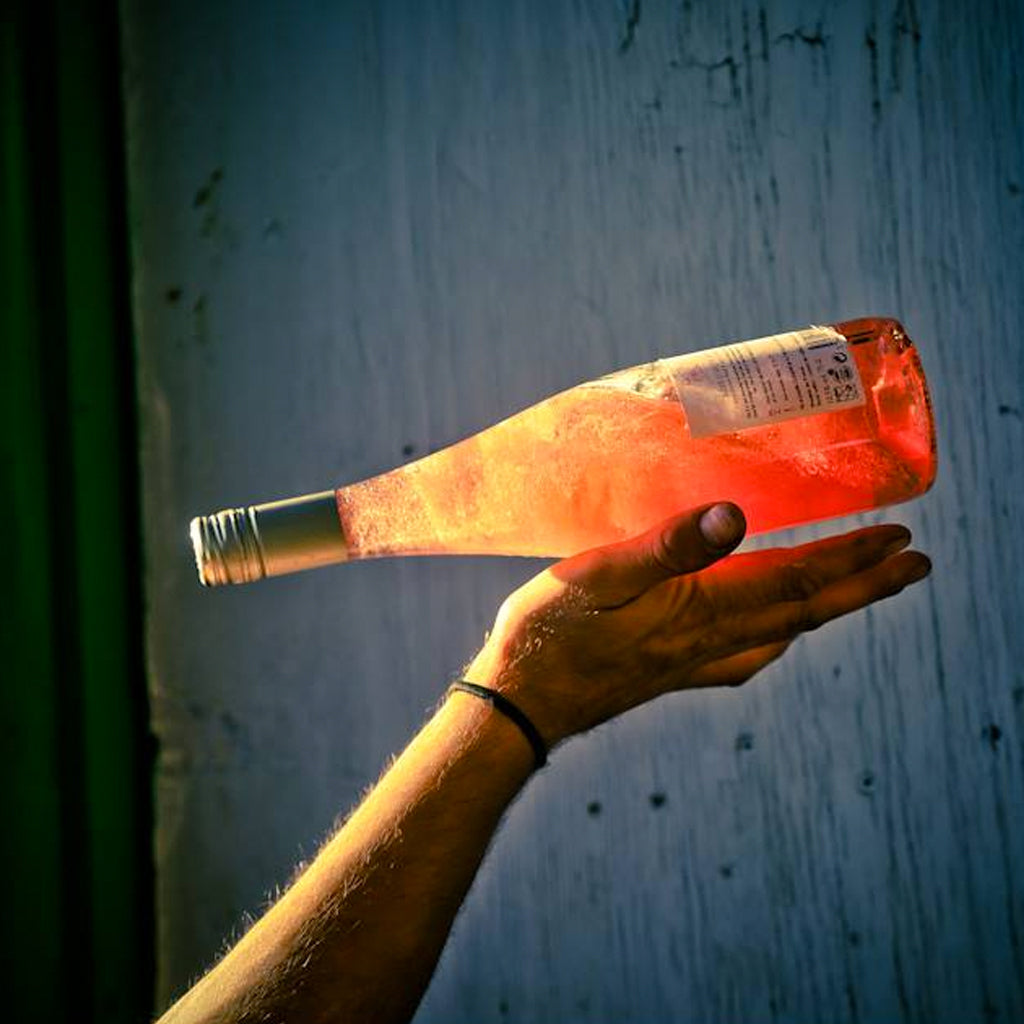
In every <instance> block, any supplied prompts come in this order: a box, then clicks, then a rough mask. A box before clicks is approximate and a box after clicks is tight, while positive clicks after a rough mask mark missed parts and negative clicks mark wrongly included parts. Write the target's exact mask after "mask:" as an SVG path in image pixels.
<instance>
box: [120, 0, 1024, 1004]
mask: <svg viewBox="0 0 1024 1024" xmlns="http://www.w3.org/2000/svg"><path fill="white" fill-rule="evenodd" d="M161 7H162V8H163V10H158V9H157V8H161ZM123 17H124V28H125V52H126V62H127V71H126V87H127V121H128V133H129V171H130V182H131V193H132V194H131V203H132V225H133V227H132V235H133V239H132V240H133V247H134V262H135V310H136V322H137V330H138V345H139V356H140V380H139V388H140V401H141V408H142V415H143V427H144V439H143V450H142V461H143V469H144V490H145V493H144V509H145V531H146V537H147V545H146V550H147V565H148V579H147V593H148V602H149V627H148V636H147V643H148V650H149V664H150V685H151V695H152V702H153V715H154V729H155V731H156V733H157V735H158V737H159V741H160V750H161V753H160V762H159V773H158V779H157V787H158V804H159V822H158V830H157V836H156V851H157V858H158V875H159V879H158V881H159V892H158V898H159V944H160V959H159V964H160V992H159V998H160V1000H161V1002H164V1001H166V1000H167V999H168V998H169V997H170V996H171V994H172V993H174V992H175V991H178V990H180V989H181V987H182V986H183V985H184V984H185V983H186V982H187V980H188V979H189V978H190V977H192V976H194V974H195V973H196V972H198V971H199V970H200V969H201V968H202V967H203V966H204V965H205V964H206V963H208V962H209V960H210V959H211V958H212V957H213V956H214V955H215V953H216V952H217V950H218V949H219V948H220V946H221V944H222V942H223V940H224V938H225V937H226V936H228V935H229V934H230V933H231V931H232V929H233V928H234V927H236V926H238V925H239V923H240V921H241V920H242V915H243V914H244V913H256V912H258V911H259V909H260V907H261V905H262V902H263V900H264V898H265V897H266V895H267V894H268V893H270V892H271V891H272V890H273V888H274V886H275V885H277V884H279V883H282V882H284V881H285V880H286V879H287V877H288V876H289V873H290V870H291V868H292V866H293V865H294V863H295V862H296V861H297V860H298V859H300V858H301V857H303V856H308V855H310V854H311V853H312V852H313V851H314V850H315V848H316V845H317V843H318V841H319V840H320V838H322V836H323V835H324V833H325V832H326V831H327V830H328V829H329V828H330V826H331V823H332V821H333V820H334V818H335V816H336V815H338V814H339V813H340V812H343V811H344V810H345V809H346V808H347V807H348V806H349V805H350V804H351V803H352V801H354V800H355V799H356V798H357V797H358V794H359V793H360V791H361V790H362V788H363V787H364V786H365V785H366V784H367V783H368V782H369V781H371V780H372V779H373V778H374V777H375V775H376V774H377V772H378V771H379V769H380V767H381V765H382V764H383V763H384V762H385V761H386V759H387V757H388V755H389V754H390V753H391V752H393V751H394V750H396V749H397V748H399V747H400V746H401V745H402V744H403V742H404V741H405V739H406V738H407V737H408V736H409V735H410V734H411V732H412V731H413V730H414V729H415V727H416V726H417V724H418V723H419V722H420V721H421V719H422V718H423V716H424V714H425V710H426V709H427V708H428V707H429V706H430V705H431V704H432V703H433V702H434V701H435V700H436V698H437V696H438V695H439V694H440V692H441V690H442V687H443V684H444V681H445V680H446V679H447V678H449V677H450V676H451V675H453V674H454V673H455V672H457V670H458V668H459V667H460V665H461V664H462V663H463V662H464V660H466V659H467V658H468V657H469V656H470V655H471V654H472V652H473V650H474V647H475V645H476V644H477V643H479V641H480V638H481V636H482V634H483V631H484V630H485V629H486V628H487V627H488V626H489V624H490V619H491V616H492V615H493V611H494V609H495V608H496V607H497V604H498V603H499V602H500V599H501V597H502V596H503V595H504V594H505V593H506V592H507V591H508V590H509V589H511V588H512V587H513V586H514V585H515V584H516V583H517V582H519V581H520V580H522V579H524V578H526V577H527V576H528V575H530V574H531V573H532V572H533V571H535V570H536V568H537V565H536V564H535V563H530V562H523V561H515V560H486V559H464V560H459V559H453V560H443V559H427V560H406V561H396V562H391V563H388V562H380V563H376V564H374V563H368V564H357V565H351V566H344V567H340V568H338V569H336V570H323V571H320V572H317V573H311V574H308V575H306V576H304V577H296V578H292V579H282V580H277V581H269V582H267V583H265V584H260V585H259V586H256V587H250V588H239V589H236V590H232V591H226V592H204V591H201V590H200V589H199V587H198V586H197V584H196V582H195V579H194V573H193V569H192V566H191V562H190V556H189V552H188V550H187V545H186V540H185V530H186V526H187V522H188V519H189V517H190V516H192V515H194V514H197V513H200V512H206V511H209V510H212V509H215V508H220V507H224V506H226V505H229V504H235V503H242V502H247V501H258V500H265V499H270V498H273V497H278V496H285V495H289V494H293V493H301V492H304V491H308V490H314V489H319V488H321V487H324V486H329V485H330V484H332V483H334V482H343V481H348V480H354V479H358V478H362V477H365V476H367V475H369V474H371V473H374V472H377V471H380V470H383V469H385V468H388V467H390V466H391V465H394V464H396V463H398V462H401V461H402V460H403V459H407V458H412V457H415V456H416V455H420V454H423V453H425V452H427V451H430V450H432V449H434V448H436V447H438V446H440V445H444V444H447V443H449V442H450V441H453V440H455V439H456V438H458V437H461V436H464V435H467V434H469V433H472V432H474V431H475V430H477V429H479V428H481V427H483V426H484V425H486V424H488V423H490V422H492V421H494V420H495V419H497V418H499V417H501V416H503V415H505V414H507V413H509V412H511V411H513V410H515V409H517V408H520V407H522V406H525V405H527V404H529V403H530V402H532V401H534V400H536V399H538V398H540V397H542V396H544V395H546V394H548V393H550V392H551V391H554V390H555V389H557V388H560V387H563V386H568V385H570V384H572V383H575V382H576V381H579V380H582V379H586V378H588V377H592V376H595V375H597V374H599V373H602V372H605V371H608V370H611V369H613V368H616V367H618V366H624V365H628V364H631V363H635V362H639V361H641V360H643V359H646V358H649V357H652V356H655V355H664V354H671V353H675V352H682V351H688V350H692V349H696V348H701V347H704V346H706V345H710V344H714V343H717V342H722V341H727V340H731V339H735V338H743V337H754V336H757V335H761V334H766V333H769V332H772V331H775V330H778V329H785V328H788V327H795V326H800V325H803V324H806V323H809V322H827V321H836V320H840V319H843V318H846V317H850V316H855V315H860V314H867V313H878V314H889V313H891V314H895V315H898V316H900V317H901V318H902V319H903V320H904V322H905V323H906V325H907V326H908V328H909V330H910V332H911V334H912V335H913V336H914V337H915V338H916V339H917V340H918V342H919V344H920V348H921V351H922V355H923V358H924V360H925V364H926V369H927V371H928V373H929V376H930V379H931V382H932V384H933V397H934V402H935V407H936V412H937V419H938V427H939V435H940V436H939V444H940V457H941V465H940V475H939V479H938V482H937V484H936V487H935V488H934V490H933V491H932V492H931V493H930V494H929V495H928V496H927V497H926V498H925V499H923V500H921V501H919V502H917V503H915V504H913V505H911V506H908V507H906V508H903V509H899V510H897V511H896V512H895V513H889V516H888V517H895V518H897V519H899V520H901V521H904V522H906V523H908V524H909V525H911V527H912V528H913V529H914V531H915V534H916V537H917V539H918V542H919V544H920V545H921V546H922V547H923V548H924V549H925V550H927V551H929V552H930V553H931V555H932V556H933V559H934V562H935V571H934V575H933V579H932V580H931V581H930V582H929V583H928V584H927V585H926V586H925V587H923V588H920V589H918V590H915V591H914V592H913V593H908V594H905V595H903V596H902V597H900V598H897V599H895V600H893V601H891V602H889V603H888V604H886V605H884V606H881V607H879V608H877V609H876V610H872V611H870V612H867V613H863V614H861V615H858V616H856V617H854V618H853V619H851V620H849V621H844V622H842V623H838V624H834V625H832V626H830V627H829V628H827V629H826V630H824V631H822V632H820V633H819V634H816V635H814V636H813V637H810V638H808V639H806V640H803V641H801V642H800V643H799V644H797V645H796V648H795V649H794V650H793V651H792V652H791V653H790V654H789V655H788V656H787V659H785V660H784V661H783V662H782V663H781V664H780V665H779V666H777V667H774V668H773V669H771V670H770V671H769V672H766V673H765V674H764V676H763V677H762V678H761V679H760V680H759V681H758V682H757V683H756V684H755V685H751V686H749V687H747V688H745V689H744V690H743V691H742V692H738V693H735V694H733V693H730V694H722V693H707V694H700V695H684V696H679V697H675V698H672V699H667V700H664V701H662V702H660V703H659V704H657V705H655V706H653V707H647V708H643V709H640V710H638V711H636V712H634V713H632V714H630V715H628V716H626V717H625V718H623V719H621V720H619V721H617V722H614V723H611V724H609V725H608V726H606V727H604V728H602V729H600V730H598V731H596V732H595V733H593V734H591V735H588V736H586V737H583V738H580V739H577V740H575V741H572V742H571V743H569V744H567V745H566V746H564V747H563V748H561V749H560V750H559V751H558V752H557V753H556V755H555V756H554V757H553V759H552V765H551V767H550V768H549V769H548V770H547V771H545V772H544V773H542V774H541V775H540V776H539V777H538V778H537V779H535V780H534V781H533V782H532V783H531V785H530V786H529V788H528V789H527V791H526V792H525V793H524V794H523V796H522V797H521V798H520V800H519V801H518V802H517V803H516V804H515V806H514V807H513V809H512V811H511V813H510V814H509V815H508V818H507V820H506V822H505V824H504V827H503V829H502V831H501V833H500V835H499V838H498V840H497V841H496V843H495V845H494V847H493V849H492V851H491V852H490V854H489V856H488V859H487V861H486V863H485V866H484V869H483V871H482V873H481V876H480V877H479V879H478V881H477V884H476V886H475V887H474V889H473V891H472V893H471V895H470V898H469V900H468V902H467V904H466V906H465V907H464V909H463V912H462V914H461V915H460V918H459V920H458V922H457V924H456V928H455V931H454V933H453V936H452V939H451V942H450V944H449V946H448V948H447V950H446V953H445V956H444V958H443V961H442V964H441V966H440V969H439V971H438V973H437V975H436V977H435V979H434V982H433V984H432V987H431V989H430V991H429V993H428V995H427V998H426V1000H425V1002H424V1004H423V1006H422V1007H421V1009H420V1013H419V1015H418V1018H417V1019H418V1020H419V1021H421V1022H424V1024H426V1022H429V1021H439V1022H440V1021H445V1022H450V1021H457V1020H466V1021H470V1020H472V1021H476V1022H484V1021H505V1020H521V1021H528V1020H573V1021H608V1020H617V1021H623V1022H625V1021H638V1022H647V1021H653V1020H700V1021H715V1022H723V1024H724V1022H736V1024H739V1022H749V1021H757V1020H773V1021H792V1022H800V1021H808V1020H829V1021H849V1022H883V1021H885V1022H889V1021H906V1022H910V1021H925V1020H926V1021H931V1022H946V1021H948V1022H950V1024H953V1022H956V1024H959V1022H963V1021H974V1020H978V1021H981V1020H986V1021H988V1020H992V1021H996V1020H998V1021H1009V1020H1014V1019H1022V1018H1024V951H1022V948H1021V943H1022V936H1024V881H1022V878H1021V873H1020V869H1019V868H1018V865H1019V864H1021V863H1024V828H1022V827H1021V818H1022V814H1024V721H1022V716H1024V669H1022V665H1024V630H1022V628H1021V623H1024V588H1022V583H1021V579H1022V573H1021V568H1020V566H1021V563H1022V555H1024V551H1022V541H1021V532H1020V524H1021V522H1022V519H1024V468H1022V467H1024V396H1022V383H1024V365H1022V356H1024V344H1022V338H1024V287H1022V285H1024V273H1022V269H1021V266H1022V264H1021V254H1022V253H1024V85H1022V79H1021V72H1020V66H1021V61H1022V59H1024V8H1022V7H1021V5H1020V4H1017V3H1013V2H1010V0H1006V2H1002V3H1000V2H986V0H983V2H979V3H976V4H972V5H963V4H959V3H954V2H952V0H945V2H940V0H934V2H924V0H919V2H913V0H859V2H848V3H842V4H823V3H817V4H815V3H809V2H800V0H785V2H779V3H766V4H763V5H758V4H753V3H741V2H733V0H730V2H727V3H710V2H704V3H701V2H696V0H694V2H684V3H681V4H679V3H668V2H656V0H643V2H642V3H641V2H639V0H631V2H625V0H619V2H615V0H603V2H595V3H584V2H582V0H575V2H573V0H545V2H541V0H532V2H527V0H520V2H509V3H499V2H494V3H483V2H479V0H477V2H472V0H461V2H455V0H451V2H446V3H430V4H421V3H415V2H412V0H409V2H405V3H401V2H398V0H390V2H385V0H381V2H376V3H364V4H355V3H349V4H318V3H315V2H313V0H301V2H295V3H291V4H288V5H280V4H274V3H270V2H266V0H259V2H252V0H250V2H248V3H245V4H242V3H239V2H235V3H231V2H217V3H198V2H193V0H182V2H179V3H177V4H174V5H151V4H144V3H142V2H141V0H125V3H124V15H123ZM864 518H866V519H867V520H869V521H876V520H879V519H881V518H882V516H881V515H873V516H871V517H864ZM842 525H849V524H842ZM832 528H833V527H823V528H816V529H813V530H806V531H803V534H802V535H804V536H807V535H814V534H821V533H824V532H827V530H830V529H832Z"/></svg>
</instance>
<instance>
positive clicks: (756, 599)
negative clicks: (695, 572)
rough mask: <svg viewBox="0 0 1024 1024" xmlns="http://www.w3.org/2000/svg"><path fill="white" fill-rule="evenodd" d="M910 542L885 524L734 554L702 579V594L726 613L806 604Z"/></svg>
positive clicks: (902, 529)
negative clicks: (781, 603)
mask: <svg viewBox="0 0 1024 1024" xmlns="http://www.w3.org/2000/svg"><path fill="white" fill-rule="evenodd" d="M910 540H911V535H910V530H908V529H907V528H906V527H905V526H900V525H898V524H895V523H888V524H884V525H881V526H868V527H865V528H863V529H860V530H852V531H850V532H849V533H844V534H839V535H837V536H834V537H826V538H824V539H823V540H816V541H811V542H810V543H807V544H801V545H798V546H796V547H792V548H769V549H767V550H764V551H752V552H749V553H746V554H741V555H733V556H732V557H731V558H729V559H726V560H725V561H724V562H720V563H719V564H718V565H715V566H712V567H711V568H710V569H708V570H706V571H705V572H703V573H701V574H700V577H699V579H700V585H701V590H702V591H703V592H704V594H705V596H706V597H707V598H708V599H709V600H710V601H711V603H712V604H713V605H714V607H715V609H716V610H718V611H724V612H728V611H732V610H736V609H739V608H750V607H754V606H759V605H764V604H767V603H774V602H777V601H799V600H805V599H807V598H809V597H811V596H812V595H814V594H815V593H817V592H818V591H820V590H822V589H823V588H825V587H827V586H829V585H830V584H832V583H835V582H837V581H839V580H842V579H845V578H846V577H848V576H851V575H853V574H855V573H858V572H862V571H864V570H865V569H869V568H871V567H872V566H874V565H877V564H878V563H880V562H882V561H884V560H885V559H886V558H889V557H890V556H892V555H894V554H896V553H897V552H899V551H902V550H903V549H904V548H905V547H906V546H907V545H908V544H909V543H910Z"/></svg>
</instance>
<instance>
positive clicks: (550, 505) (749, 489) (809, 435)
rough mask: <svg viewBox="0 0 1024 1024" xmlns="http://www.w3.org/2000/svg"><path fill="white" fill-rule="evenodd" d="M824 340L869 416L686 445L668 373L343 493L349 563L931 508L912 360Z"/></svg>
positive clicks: (575, 398) (887, 346) (524, 416)
mask: <svg viewBox="0 0 1024 1024" xmlns="http://www.w3.org/2000/svg"><path fill="white" fill-rule="evenodd" d="M829 330H834V331H838V332H839V334H841V335H842V336H843V338H844V339H845V341H846V348H847V351H848V352H849V354H850V355H852V357H853V360H854V362H855V364H856V367H857V370H858V372H859V377H860V382H861V386H862V388H863V398H864V401H863V403H862V404H859V405H855V406H847V407H842V408H836V409H834V410H829V411H817V412H812V413H808V414H807V415H800V416H797V417H791V418H787V419H782V420H779V421H774V422H768V423H761V424H758V425H754V426H749V427H746V428H744V429H738V430H731V431H725V432H720V433H716V434H713V435H711V436H692V433H691V430H690V427H689V424H688V419H687V413H686V410H685V408H684V404H683V402H681V401H680V399H679V395H678V393H677V391H676V388H675V386H674V384H673V382H672V378H671V374H670V372H669V368H668V363H670V362H671V361H659V362H655V363H650V364H645V365H643V366H639V367H633V368H630V369H628V370H622V371H619V372H618V373H614V374H611V375H609V376H608V377H605V378H602V379H600V380H597V381H593V382H589V383H587V384H581V385H578V386H576V387H574V388H570V389H569V390H568V391H564V392H562V393H560V394H557V395H554V396H552V397H551V398H548V399H546V400H544V401H542V402H540V403H538V404H537V405H534V406H532V407H530V408H528V409H525V410H523V411H522V412H520V413H517V414H516V415H514V416H511V417H509V418H508V419H506V420H504V421H502V422H500V423H498V424H495V425H494V426H492V427H489V428H487V429H486V430H483V431H481V432H480V433H478V434H476V435H474V436H473V437H470V438H467V439H466V440H464V441H461V442H459V443H457V444H454V445H452V446H450V447H448V448H445V449H443V450H441V451H438V452H435V453H434V454H432V455H429V456H427V457H425V458H423V459H420V460H418V461H417V462H413V463H410V464H408V465H405V466H402V467H399V468H397V469H394V470H392V471H390V472H388V473H384V474H382V475H380V476H377V477H373V478H372V479H369V480H365V481H362V482H360V483H355V484H351V485H349V486H346V487H341V488H338V490H337V491H336V492H335V496H336V500H337V507H338V514H339V518H340V523H341V527H342V531H343V534H344V540H345V546H346V548H347V552H348V555H347V557H348V558H350V559H355V558H369V557H377V556H385V555H408V554H455V553H462V554H504V555H534V556H563V555H567V554H571V553H573V552H575V551H580V550H583V549H585V548H588V547H592V546H595V545H598V544H604V543H609V542H611V541H615V540H620V539H623V538H625V537H628V536H632V535H634V534H636V533H639V532H641V531H643V530H644V529H646V528H647V527H649V526H651V525H653V524H654V523H656V522H658V521H660V520H661V519H664V518H666V517H667V516H670V515H672V514H673V513H675V512H678V511H681V510H683V509H687V508H691V507H694V506H697V505H701V504H704V503H707V502H710V501H716V500H720V499H728V500H731V501H735V502H736V503H737V504H738V505H739V506H740V507H741V508H743V510H744V512H745V513H746V515H747V521H748V526H749V532H751V533H763V532H766V531H769V530H775V529H779V528H782V527H786V526H794V525H798V524H801V523H807V522H811V521H814V520H818V519H825V518H829V517H832V516H838V515H846V514H849V513H852V512H859V511H863V510H866V509H871V508H877V507H880V506H883V505H891V504H894V503H896V502H901V501H906V500H908V499H910V498H913V497H915V496H917V495H920V494H922V493H923V492H924V491H926V490H927V489H928V487H929V486H930V485H931V483H932V481H933V479H934V476H935V469H936V451H935V438H934V427H933V423H932V414H931V406H930V401H929V398H928V391H927V385H926V383H925V378H924V373H923V370H922V368H921V364H920V360H919V358H918V355H917V352H916V350H915V348H914V346H913V344H912V343H911V341H910V339H909V338H908V337H907V335H906V333H905V331H904V330H903V328H902V327H901V325H900V324H899V323H898V322H897V321H895V320H891V319H881V318H877V319H863V320H853V321H848V322H846V323H841V324H837V325H835V326H834V328H830V329H829Z"/></svg>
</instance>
